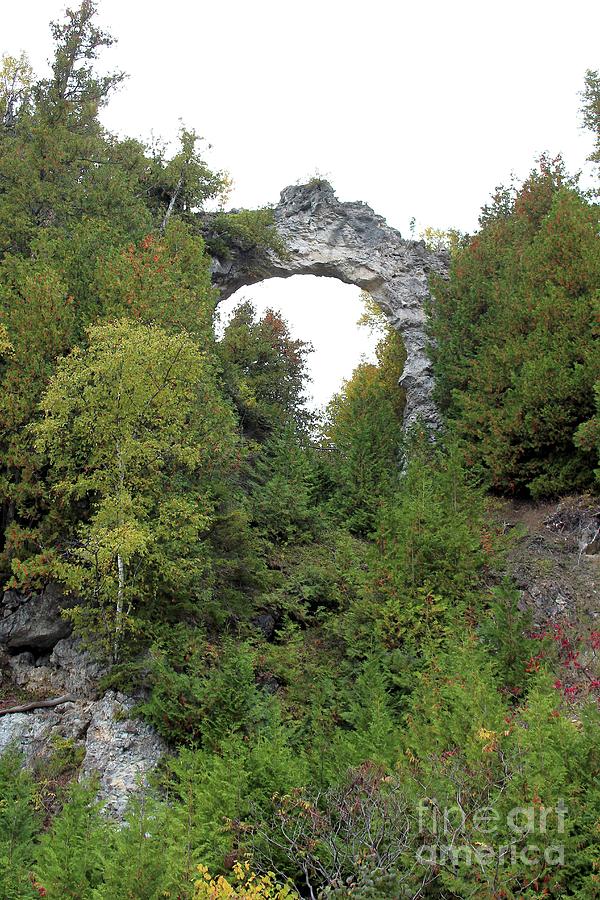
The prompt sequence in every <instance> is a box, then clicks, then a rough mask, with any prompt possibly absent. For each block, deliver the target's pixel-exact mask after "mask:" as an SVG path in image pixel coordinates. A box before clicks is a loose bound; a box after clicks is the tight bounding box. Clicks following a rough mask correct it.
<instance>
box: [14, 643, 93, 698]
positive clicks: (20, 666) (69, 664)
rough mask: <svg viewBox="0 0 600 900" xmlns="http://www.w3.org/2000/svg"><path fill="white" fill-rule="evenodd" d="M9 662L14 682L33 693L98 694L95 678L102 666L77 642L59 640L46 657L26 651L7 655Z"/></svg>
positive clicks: (89, 695)
mask: <svg viewBox="0 0 600 900" xmlns="http://www.w3.org/2000/svg"><path fill="white" fill-rule="evenodd" d="M8 665H9V667H10V669H11V670H12V673H13V679H14V681H15V684H17V685H18V686H19V687H21V688H25V689H26V690H28V691H31V692H34V693H37V694H39V693H44V694H71V693H72V694H76V695H77V696H78V697H86V698H89V699H93V698H94V697H96V695H97V682H98V678H99V677H100V676H101V675H102V674H103V673H104V671H105V670H104V667H103V666H102V665H101V664H100V663H98V662H97V661H96V660H94V659H93V658H92V657H91V656H90V654H89V653H87V652H86V651H83V650H81V648H80V645H79V641H77V640H75V639H74V638H65V639H63V640H62V641H59V642H58V643H57V645H56V647H55V648H54V650H53V651H52V653H51V654H50V655H49V656H47V657H39V658H37V659H35V658H34V656H33V654H31V653H30V652H28V651H26V652H25V653H19V654H18V655H16V656H13V657H12V658H9V660H8Z"/></svg>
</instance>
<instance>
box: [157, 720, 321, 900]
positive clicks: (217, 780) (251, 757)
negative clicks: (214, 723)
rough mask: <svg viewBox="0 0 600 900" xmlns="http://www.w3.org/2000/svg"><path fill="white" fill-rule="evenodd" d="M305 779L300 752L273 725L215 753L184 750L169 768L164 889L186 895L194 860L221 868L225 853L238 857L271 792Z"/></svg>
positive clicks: (265, 811) (234, 740) (287, 789)
mask: <svg viewBox="0 0 600 900" xmlns="http://www.w3.org/2000/svg"><path fill="white" fill-rule="evenodd" d="M305 778H306V770H305V764H304V760H303V758H302V756H301V755H299V754H298V753H297V752H295V751H294V750H292V748H291V747H290V745H289V742H288V739H287V735H286V733H285V731H284V730H283V729H282V728H281V727H280V726H278V725H277V724H273V725H272V726H271V727H270V728H268V729H267V730H266V731H265V732H264V733H263V734H261V735H260V736H258V738H257V739H256V740H254V741H252V742H249V743H247V742H244V741H243V740H241V739H240V738H239V737H237V736H236V737H231V738H229V739H226V740H224V741H223V743H222V745H221V750H220V753H219V754H213V753H208V752H206V751H201V750H200V751H199V750H196V751H193V750H184V751H183V752H182V753H181V754H180V756H179V757H178V759H177V760H174V761H173V763H172V766H171V782H170V788H169V792H170V795H171V797H172V798H173V800H174V801H176V802H175V803H174V805H173V807H172V814H171V818H170V820H169V822H168V823H167V828H168V831H169V840H168V850H167V854H166V856H165V860H164V863H165V883H166V887H167V890H171V891H172V892H173V893H174V895H175V896H177V895H179V896H183V897H187V896H189V895H188V894H187V893H185V888H184V887H183V886H184V885H186V884H189V878H190V875H191V874H192V873H194V872H195V871H196V867H197V865H198V864H199V863H201V862H203V863H204V864H205V865H208V866H209V867H210V868H212V869H215V868H216V869H220V868H221V867H222V866H223V861H224V859H225V857H227V858H228V859H229V860H231V859H236V858H237V857H243V855H244V851H245V850H247V849H249V848H250V846H251V843H250V842H251V840H252V830H253V828H255V827H256V826H257V825H259V823H260V822H261V821H262V820H263V818H264V817H265V816H267V815H268V813H269V812H270V810H271V809H272V805H273V797H274V795H277V794H281V795H283V794H287V793H288V792H290V791H291V790H293V789H294V788H296V787H297V786H299V785H300V784H302V783H303V782H304V779H305ZM182 889H183V892H182V893H179V894H177V892H178V891H182Z"/></svg>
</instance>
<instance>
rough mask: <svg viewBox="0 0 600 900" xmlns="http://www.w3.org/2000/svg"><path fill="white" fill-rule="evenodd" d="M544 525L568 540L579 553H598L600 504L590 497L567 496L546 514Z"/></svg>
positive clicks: (599, 549)
mask: <svg viewBox="0 0 600 900" xmlns="http://www.w3.org/2000/svg"><path fill="white" fill-rule="evenodd" d="M545 525H546V527H547V528H549V529H550V530H551V531H553V532H554V533H555V534H560V535H561V536H562V537H564V538H566V539H567V540H570V541H571V542H572V543H573V544H575V545H576V546H577V549H578V550H579V553H580V554H583V553H586V554H588V555H593V554H595V553H600V504H599V503H598V501H597V500H594V499H592V498H591V497H587V496H584V497H567V498H566V499H565V500H562V501H561V502H560V503H559V504H558V506H557V508H556V510H555V511H554V512H553V513H552V514H551V515H550V516H548V518H547V519H546V521H545Z"/></svg>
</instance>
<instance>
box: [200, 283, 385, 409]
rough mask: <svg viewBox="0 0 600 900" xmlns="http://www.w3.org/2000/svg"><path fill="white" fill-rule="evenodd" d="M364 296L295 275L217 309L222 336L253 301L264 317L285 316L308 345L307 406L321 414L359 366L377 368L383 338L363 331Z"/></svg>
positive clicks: (242, 293)
mask: <svg viewBox="0 0 600 900" xmlns="http://www.w3.org/2000/svg"><path fill="white" fill-rule="evenodd" d="M361 295H362V291H361V289H360V288H358V287H356V285H349V284H345V283H343V282H341V281H340V280H339V279H335V278H332V277H316V276H314V275H294V276H292V277H290V278H285V279H284V278H271V279H268V280H265V281H260V282H257V283H256V284H254V285H251V286H248V287H244V288H240V289H239V290H237V291H236V292H235V293H234V294H232V295H231V296H230V297H228V298H227V300H224V301H222V302H221V303H220V304H219V321H218V323H217V334H218V335H220V334H221V333H222V331H223V329H224V327H225V326H226V324H227V322H228V320H229V319H230V317H231V315H232V313H233V311H234V309H235V308H236V307H237V306H238V304H239V303H241V302H243V301H246V300H249V301H250V302H251V303H252V304H253V306H254V307H255V309H256V312H257V315H258V316H259V317H261V316H262V315H264V313H265V312H266V311H267V310H268V309H272V310H274V311H275V312H279V313H281V315H282V317H283V318H284V319H285V321H286V322H287V323H288V324H289V326H290V330H291V332H292V335H293V337H294V338H298V339H300V340H302V341H308V342H309V343H310V344H311V345H312V347H313V352H312V353H311V354H310V355H309V358H308V373H307V374H308V376H309V379H310V381H309V383H308V384H307V389H306V394H307V402H306V405H307V407H308V408H310V409H315V410H316V409H321V408H323V407H324V406H326V404H327V403H328V402H329V400H330V399H331V398H332V396H333V395H334V394H336V393H338V392H339V390H340V389H341V387H342V385H343V382H344V381H346V380H348V379H349V378H350V377H351V376H352V373H353V371H354V369H355V368H356V366H357V365H359V363H361V362H362V361H363V360H364V361H366V362H371V363H375V362H376V354H375V350H376V346H377V343H378V342H379V340H380V339H381V337H382V336H383V329H382V330H381V332H380V333H378V332H375V331H372V330H369V329H367V328H364V327H363V328H361V327H360V326H359V319H360V317H361V316H362V315H363V313H364V311H365V305H364V300H363V298H362V296H361Z"/></svg>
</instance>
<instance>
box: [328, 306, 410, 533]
mask: <svg viewBox="0 0 600 900" xmlns="http://www.w3.org/2000/svg"><path fill="white" fill-rule="evenodd" d="M368 321H369V319H367V322H368ZM377 356H378V364H377V365H372V364H370V363H362V364H361V365H359V366H358V367H357V368H356V369H355V371H354V373H353V375H352V378H351V379H350V380H349V381H348V382H346V384H345V385H344V387H343V389H342V390H341V392H340V393H339V394H337V395H336V396H334V397H333V399H332V400H331V402H330V404H329V407H328V409H327V418H326V422H325V426H324V438H323V448H324V452H325V453H326V458H325V460H324V467H325V470H326V472H327V474H328V476H329V480H330V482H331V488H330V491H331V493H332V500H331V507H332V509H333V510H334V511H335V513H336V514H337V516H338V517H339V518H340V519H341V521H342V522H344V523H345V524H347V526H348V527H349V528H350V530H351V531H352V532H353V533H354V534H358V535H363V536H365V535H368V534H370V533H371V532H372V530H373V527H374V524H375V520H376V518H377V513H378V509H379V507H380V505H381V502H382V499H383V498H384V497H386V496H387V495H389V493H390V491H391V490H392V488H393V486H394V483H395V481H396V478H397V472H398V465H399V457H400V447H401V438H402V417H403V412H404V392H403V391H402V389H401V388H400V387H399V386H398V379H399V378H400V375H401V374H402V369H403V367H404V361H405V358H406V353H405V350H404V346H403V344H402V340H401V338H400V335H399V334H398V333H397V332H393V331H392V330H391V329H388V330H387V332H386V334H385V336H384V338H382V340H381V341H380V343H379V345H378V349H377Z"/></svg>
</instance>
